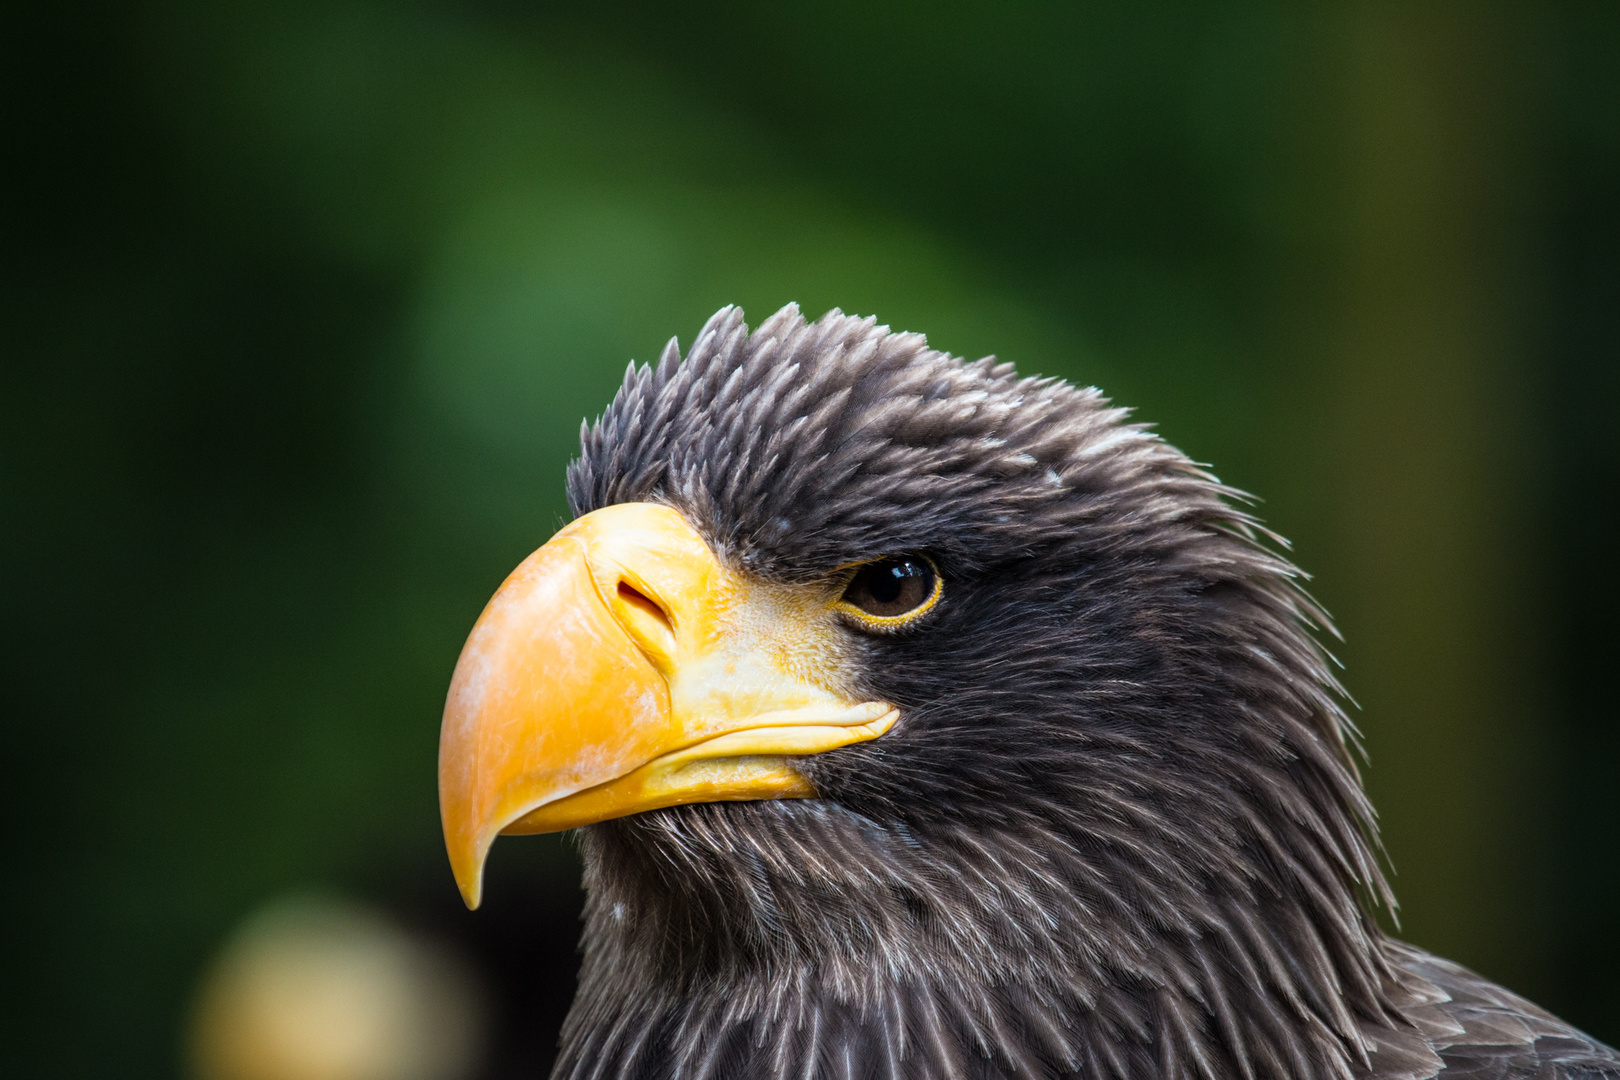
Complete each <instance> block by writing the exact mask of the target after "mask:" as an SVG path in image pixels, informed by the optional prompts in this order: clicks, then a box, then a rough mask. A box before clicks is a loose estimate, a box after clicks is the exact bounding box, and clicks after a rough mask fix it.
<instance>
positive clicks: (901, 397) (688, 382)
mask: <svg viewBox="0 0 1620 1080" xmlns="http://www.w3.org/2000/svg"><path fill="white" fill-rule="evenodd" d="M582 443H583V447H582V452H581V455H580V457H579V459H578V460H577V461H575V462H574V463H573V465H572V466H571V467H570V469H569V472H568V495H569V500H570V504H571V506H572V508H573V510H574V512H575V514H576V520H575V521H574V522H573V523H572V524H570V525H569V526H568V527H566V528H565V529H563V530H562V531H561V532H560V533H558V534H557V536H556V537H554V538H553V539H552V540H551V541H550V542H548V543H547V544H546V545H545V546H543V547H541V548H540V549H539V550H538V551H536V552H535V553H534V555H532V556H530V558H529V559H528V560H526V561H525V562H524V563H523V564H522V565H521V566H520V567H519V568H518V569H517V570H516V571H515V572H514V573H513V575H512V576H511V578H509V579H508V581H507V582H506V583H505V584H504V585H503V586H502V588H501V590H500V592H498V593H497V594H496V596H495V598H494V599H493V600H491V601H490V604H489V606H488V608H486V610H485V612H484V614H483V616H482V617H481V618H480V620H479V622H478V624H477V626H476V627H475V629H474V631H473V633H472V636H471V637H470V639H469V640H468V643H467V646H466V649H465V651H464V652H463V654H462V657H461V660H460V663H459V664H458V667H457V669H456V674H455V677H454V682H453V685H452V688H451V692H450V697H449V701H448V704H447V707H446V714H445V724H444V733H443V741H442V744H441V758H440V792H441V799H442V806H443V812H444V824H445V834H446V838H447V841H448V844H449V848H450V852H451V858H452V864H453V867H454V870H455V873H456V875H457V879H458V881H459V883H460V885H461V888H462V890H463V894H464V896H465V897H466V898H467V900H468V902H469V904H476V902H477V900H478V895H479V890H480V884H479V881H480V876H481V867H482V863H483V860H484V857H485V854H486V852H487V850H488V847H489V845H490V843H491V842H492V841H493V839H494V837H495V836H496V834H498V833H501V832H508V833H511V832H538V831H554V830H559V829H566V828H578V829H579V837H580V840H581V843H582V846H583V850H584V854H585V863H586V878H585V881H586V887H587V889H588V892H589V897H588V901H587V908H586V930H585V944H584V952H585V961H584V968H583V971H582V974H581V984H580V992H579V998H578V1000H577V1002H576V1005H575V1009H574V1012H573V1013H572V1014H571V1017H570V1020H569V1022H568V1026H567V1028H565V1032H564V1051H563V1058H562V1060H561V1062H560V1063H559V1066H558V1075H559V1076H572V1075H581V1076H584V1075H593V1076H594V1075H604V1076H611V1075H631V1076H641V1075H645V1076H664V1075H668V1076H676V1075H679V1076H692V1077H700V1076H715V1077H725V1076H743V1075H747V1076H773V1075H784V1076H785V1075H790V1074H791V1075H839V1073H838V1069H839V1067H840V1066H839V1065H838V1062H839V1061H846V1062H854V1063H856V1066H858V1067H855V1068H854V1071H853V1072H852V1073H851V1075H861V1074H863V1070H864V1071H865V1072H866V1073H869V1074H871V1075H889V1074H891V1073H892V1074H893V1075H896V1076H930V1075H938V1076H954V1075H961V1076H981V1075H982V1076H1000V1075H1034V1076H1049V1075H1060V1074H1066V1073H1070V1072H1074V1073H1085V1074H1086V1075H1088V1076H1095V1077H1099V1078H1103V1077H1110V1076H1112V1077H1119V1078H1121V1080H1125V1078H1134V1077H1138V1076H1142V1077H1145V1076H1148V1075H1152V1076H1159V1077H1168V1076H1175V1075H1179V1074H1181V1073H1186V1074H1187V1075H1188V1076H1189V1077H1191V1076H1194V1075H1204V1076H1209V1077H1217V1076H1219V1077H1227V1076H1232V1077H1248V1078H1250V1080H1254V1078H1257V1077H1261V1076H1268V1077H1270V1076H1275V1077H1278V1078H1281V1077H1297V1076H1303V1075H1313V1076H1315V1075H1321V1076H1344V1077H1348V1076H1350V1075H1352V1074H1353V1073H1355V1072H1356V1071H1358V1070H1361V1069H1363V1068H1364V1067H1365V1064H1366V1062H1367V1061H1368V1054H1369V1051H1370V1050H1373V1049H1375V1048H1376V1046H1377V1045H1378V1043H1379V1039H1380V1037H1381V1036H1380V1035H1379V1034H1378V1032H1380V1031H1384V1030H1386V1029H1389V1028H1390V1027H1391V1025H1395V1026H1398V1024H1395V1021H1394V1020H1392V1019H1391V1018H1392V1017H1393V1016H1394V1015H1395V1012H1396V1011H1398V1008H1397V1007H1398V1005H1399V1001H1397V1000H1396V999H1397V997H1398V994H1397V993H1396V990H1395V989H1394V988H1396V987H1398V986H1399V985H1400V984H1401V981H1400V979H1398V978H1397V977H1396V975H1395V974H1394V968H1393V967H1392V963H1391V961H1390V959H1389V955H1388V953H1387V951H1386V950H1384V949H1382V948H1381V947H1380V946H1379V942H1380V941H1381V938H1380V935H1379V931H1378V929H1377V927H1376V924H1375V923H1374V922H1373V921H1372V919H1371V917H1370V915H1369V914H1368V913H1367V911H1366V908H1367V906H1368V905H1367V903H1366V901H1367V900H1368V899H1369V898H1373V899H1377V898H1384V899H1387V897H1388V891H1387V887H1386V885H1385V883H1384V879H1383V877H1382V876H1381V874H1380V871H1379V867H1378V862H1377V858H1376V855H1375V849H1374V841H1373V839H1372V837H1373V827H1372V821H1371V813H1370V809H1369V807H1368V804H1367V802H1366V800H1365V798H1364V796H1363V794H1362V791H1361V787H1360V784H1359V781H1358V779H1357V776H1356V772H1355V768H1354V765H1353V763H1352V760H1351V756H1350V753H1349V752H1348V750H1347V743H1348V741H1349V738H1350V725H1349V723H1348V721H1347V719H1346V717H1345V714H1344V712H1343V710H1342V709H1341V707H1340V703H1339V702H1340V692H1339V688H1338V686H1337V684H1336V682H1335V680H1334V676H1333V675H1332V673H1331V671H1330V667H1329V664H1330V659H1329V657H1328V656H1327V654H1326V653H1325V652H1324V651H1323V649H1322V648H1321V646H1320V645H1319V644H1318V643H1317V640H1316V637H1315V633H1316V632H1317V631H1319V630H1321V629H1323V628H1325V627H1326V626H1327V623H1326V619H1325V617H1324V616H1323V614H1322V612H1321V611H1320V609H1318V608H1317V607H1316V606H1315V604H1313V603H1312V601H1311V600H1310V598H1309V597H1308V596H1307V595H1306V594H1305V593H1304V592H1303V591H1302V589H1301V587H1300V585H1299V581H1300V574H1299V572H1298V571H1296V570H1295V569H1294V567H1293V566H1292V565H1290V563H1289V562H1288V561H1287V560H1286V559H1285V558H1283V557H1282V556H1281V555H1279V554H1278V553H1277V547H1278V546H1279V545H1278V544H1277V543H1276V542H1275V541H1276V538H1275V537H1272V536H1270V534H1268V533H1266V532H1265V531H1264V530H1263V529H1262V528H1261V527H1260V526H1259V525H1258V524H1257V523H1256V521H1255V519H1254V518H1253V517H1251V516H1250V515H1249V514H1248V513H1247V512H1246V511H1245V510H1244V509H1243V508H1242V506H1243V497H1242V496H1241V494H1240V493H1238V492H1235V491H1233V490H1231V489H1229V488H1226V487H1223V486H1222V485H1221V484H1220V483H1219V482H1218V481H1217V480H1216V479H1215V478H1214V477H1213V476H1211V475H1210V474H1209V473H1208V472H1207V471H1205V470H1204V469H1202V468H1201V467H1199V466H1198V465H1196V464H1194V463H1193V462H1191V461H1189V460H1188V459H1187V458H1186V457H1185V456H1184V455H1183V454H1181V453H1180V452H1179V451H1177V450H1176V449H1174V448H1173V447H1172V446H1170V445H1169V444H1167V443H1166V442H1164V441H1163V440H1162V439H1160V438H1159V437H1158V436H1156V435H1155V434H1153V433H1152V432H1151V431H1150V430H1148V428H1147V427H1146V426H1144V425H1141V424H1135V423H1131V422H1129V420H1128V419H1127V415H1126V412H1125V410H1123V409H1119V408H1115V407H1112V406H1111V405H1110V404H1109V403H1108V402H1107V400H1106V399H1104V398H1103V397H1102V396H1101V395H1100V393H1099V392H1098V391H1096V390H1082V389H1076V388H1074V387H1072V386H1070V385H1068V384H1066V383H1063V382H1061V381H1058V380H1055V379H1036V378H1020V377H1019V376H1018V375H1017V374H1015V372H1014V371H1013V369H1012V367H1011V366H1010V365H1008V364H1002V363H998V362H996V360H995V359H994V358H987V359H983V360H979V361H976V362H972V363H967V362H963V361H961V360H959V359H957V358H954V357H951V356H948V355H946V354H944V353H940V352H937V351H935V350H932V349H930V348H929V347H928V345H927V343H926V341H925V339H924V338H923V337H921V336H920V335H917V334H909V333H891V332H890V331H889V329H888V328H887V327H884V326H879V325H876V323H875V321H874V320H872V319H858V318H852V317H848V316H845V315H843V314H841V313H839V312H837V311H833V312H830V313H829V314H827V315H825V316H823V317H822V318H820V319H818V320H816V321H815V322H807V321H806V320H805V319H804V318H802V317H801V315H800V313H799V311H798V309H797V308H796V307H793V306H789V307H787V308H784V309H782V310H781V311H778V312H777V313H776V314H775V315H773V316H771V317H770V318H769V319H767V320H766V321H765V322H764V323H763V324H762V325H760V326H759V327H758V328H757V329H755V330H754V331H753V332H752V333H750V332H749V330H748V328H747V327H746V326H745V325H744V322H743V316H742V313H741V312H740V311H739V310H737V309H735V308H727V309H724V310H722V311H720V312H719V313H718V314H716V315H715V316H714V317H713V318H712V319H710V320H709V322H708V323H707V324H706V325H705V326H704V328H703V329H702V331H701V332H700V333H699V335H698V337H697V339H696V341H695V342H694V343H693V345H692V347H691V348H690V350H689V351H688V352H687V354H686V356H685V357H684V358H683V357H682V356H681V355H680V352H679V350H678V348H677V346H676V343H675V342H674V341H673V340H672V341H671V342H670V344H669V346H668V347H667V348H666V350H665V351H664V354H663V356H662V357H661V359H660V360H659V361H658V363H657V364H656V365H654V366H651V367H640V368H637V367H634V366H632V368H631V370H630V371H629V372H628V373H627V374H626V376H625V381H624V385H623V387H622V388H621V389H620V391H619V392H618V394H617V396H616V397H615V398H614V400H613V402H612V404H611V405H610V406H609V407H608V409H607V411H606V412H605V413H604V414H603V416H602V417H601V418H600V420H599V421H598V422H597V423H595V424H594V425H588V426H587V427H586V428H585V430H584V432H583V434H582ZM1386 1041H1387V1040H1386ZM840 1055H842V1056H840ZM807 1061H808V1062H810V1063H811V1064H810V1065H806V1062H807ZM882 1062H887V1064H882V1065H881V1067H880V1064H874V1063H882ZM773 1063H774V1064H773ZM1431 1071H1432V1070H1431ZM1414 1075H1416V1073H1414Z"/></svg>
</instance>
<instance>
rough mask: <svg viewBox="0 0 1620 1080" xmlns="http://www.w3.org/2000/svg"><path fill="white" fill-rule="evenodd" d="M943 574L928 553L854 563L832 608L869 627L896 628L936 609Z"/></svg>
mask: <svg viewBox="0 0 1620 1080" xmlns="http://www.w3.org/2000/svg"><path fill="white" fill-rule="evenodd" d="M943 591H944V578H943V576H942V575H941V574H940V572H939V567H938V566H936V565H935V564H934V560H932V559H930V558H928V557H927V556H926V555H889V556H885V557H884V558H881V559H873V560H872V561H871V562H866V563H861V564H860V565H858V566H856V567H854V572H853V573H851V574H850V577H849V580H848V581H847V582H846V583H845V585H844V591H843V593H842V594H841V595H840V597H839V598H838V600H836V601H834V603H833V605H832V606H833V609H834V610H836V611H838V612H839V613H840V614H842V615H844V616H845V617H847V618H849V619H851V620H853V621H854V622H855V624H856V625H857V626H859V627H861V628H863V629H867V630H896V629H899V628H900V627H902V626H907V625H909V624H911V623H913V622H915V621H916V620H917V619H919V618H921V617H922V616H923V615H925V614H927V613H928V612H929V611H930V610H932V609H933V607H934V605H935V604H937V603H939V598H940V594H941V593H942V592H943Z"/></svg>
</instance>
